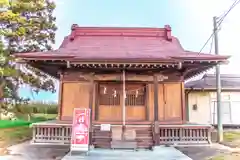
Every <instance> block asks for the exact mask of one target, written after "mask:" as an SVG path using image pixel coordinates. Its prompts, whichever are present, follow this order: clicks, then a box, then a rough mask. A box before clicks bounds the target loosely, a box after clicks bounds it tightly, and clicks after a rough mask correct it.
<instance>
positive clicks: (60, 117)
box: [57, 72, 63, 121]
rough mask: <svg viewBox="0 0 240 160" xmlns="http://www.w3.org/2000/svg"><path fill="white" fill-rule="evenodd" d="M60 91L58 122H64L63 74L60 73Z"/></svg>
mask: <svg viewBox="0 0 240 160" xmlns="http://www.w3.org/2000/svg"><path fill="white" fill-rule="evenodd" d="M59 74H60V79H59V91H58V117H57V120H59V121H60V120H62V94H63V73H62V72H60V73H59Z"/></svg>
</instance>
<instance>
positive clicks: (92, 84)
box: [89, 78, 94, 145]
mask: <svg viewBox="0 0 240 160" xmlns="http://www.w3.org/2000/svg"><path fill="white" fill-rule="evenodd" d="M93 93H94V80H93V78H91V79H90V90H89V109H90V130H89V131H90V132H89V142H90V145H92V135H93V124H92V122H93V114H94V112H93Z"/></svg>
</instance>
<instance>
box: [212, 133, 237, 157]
mask: <svg viewBox="0 0 240 160" xmlns="http://www.w3.org/2000/svg"><path fill="white" fill-rule="evenodd" d="M223 141H224V142H223V143H224V145H229V146H232V145H234V146H238V147H239V146H240V132H239V131H228V132H224V134H223ZM239 159H240V152H233V153H226V154H224V155H217V156H215V157H212V158H210V159H208V160H239Z"/></svg>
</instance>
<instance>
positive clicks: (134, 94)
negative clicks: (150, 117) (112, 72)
mask: <svg viewBox="0 0 240 160" xmlns="http://www.w3.org/2000/svg"><path fill="white" fill-rule="evenodd" d="M145 91H146V89H145V86H143V85H139V87H137V86H136V88H135V89H130V90H129V89H127V90H126V101H125V103H126V106H143V105H145Z"/></svg>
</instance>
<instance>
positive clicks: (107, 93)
mask: <svg viewBox="0 0 240 160" xmlns="http://www.w3.org/2000/svg"><path fill="white" fill-rule="evenodd" d="M119 87H120V84H114V85H113V84H101V85H100V92H99V104H100V105H109V106H117V105H120V92H118V90H119Z"/></svg>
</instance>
